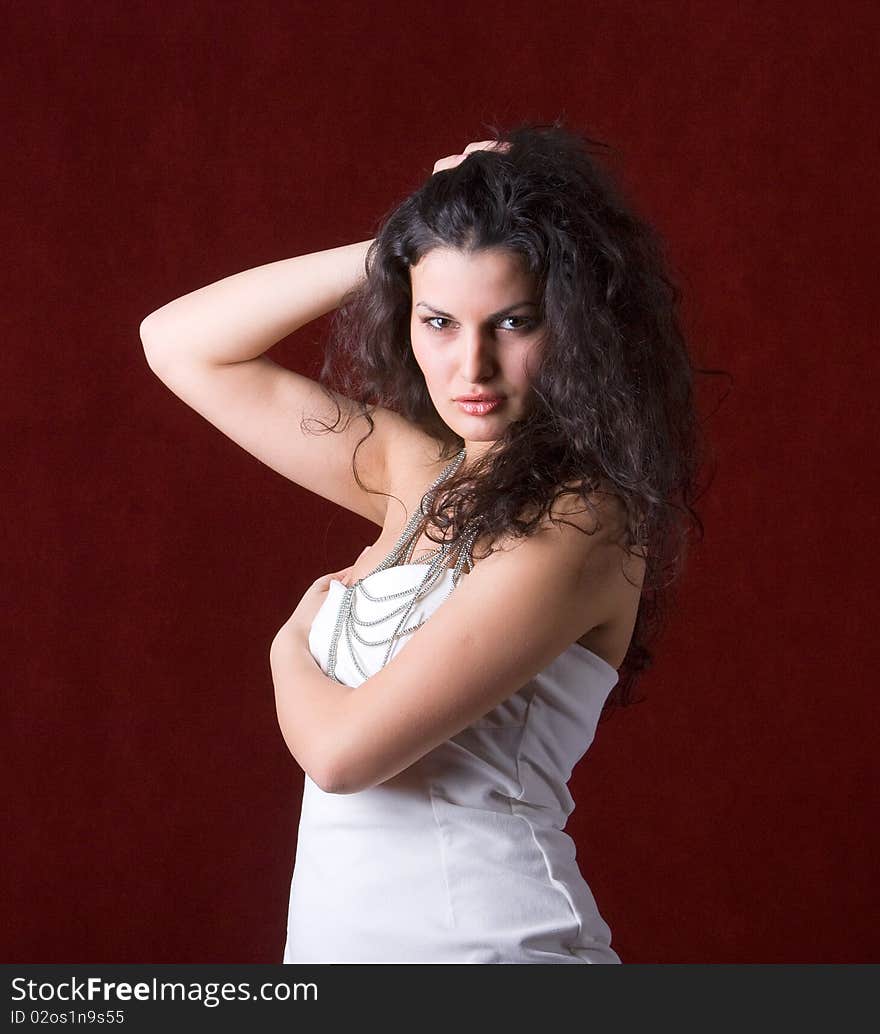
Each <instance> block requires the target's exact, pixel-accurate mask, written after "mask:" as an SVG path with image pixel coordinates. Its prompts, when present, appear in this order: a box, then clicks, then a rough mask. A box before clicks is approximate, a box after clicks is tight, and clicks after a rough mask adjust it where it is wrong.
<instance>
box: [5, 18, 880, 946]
mask: <svg viewBox="0 0 880 1034" xmlns="http://www.w3.org/2000/svg"><path fill="white" fill-rule="evenodd" d="M877 12H878V8H877V7H876V5H875V4H869V3H852V2H850V3H843V4H838V5H836V7H835V14H834V17H831V18H828V17H826V15H827V6H826V5H824V4H820V3H818V2H814V3H802V4H790V3H771V4H769V5H768V4H767V3H766V2H765V0H762V2H757V0H741V2H739V3H737V4H730V3H722V2H705V3H684V2H668V3H621V2H619V0H613V2H609V0H591V2H590V3H588V4H585V5H571V4H558V3H554V2H549V3H548V2H544V3H541V4H540V5H537V6H536V5H535V4H532V3H522V2H516V0H513V2H512V0H505V2H504V3H498V2H495V0H491V2H485V3H482V4H481V5H480V7H479V11H478V14H479V17H475V16H474V13H473V12H468V11H467V10H466V9H465V8H459V9H458V10H456V9H455V8H454V7H453V8H449V7H447V6H445V5H440V4H431V5H425V4H419V3H406V4H401V5H399V6H398V5H392V4H386V5H384V6H382V5H380V7H379V8H376V7H374V6H372V5H364V4H360V3H351V2H346V3H343V2H330V3H326V4H323V5H317V4H313V3H304V2H301V0H299V2H286V3H283V4H282V3H265V4H257V5H251V4H226V3H224V4H211V3H207V2H202V3H191V2H180V0H176V2H175V3H173V4H172V3H156V2H155V0H153V2H151V3H149V4H147V3H144V2H143V0H137V2H129V3H126V4H115V3H108V2H106V0H105V2H103V3H90V4H87V5H83V4H71V3H48V2H33V3H29V4H23V3H22V4H17V5H14V9H12V10H9V11H8V12H7V24H6V29H5V33H6V34H5V37H4V39H3V41H2V47H3V51H4V53H3V55H2V56H3V61H2V67H3V68H4V70H5V76H6V84H5V90H4V96H5V99H6V103H5V105H4V108H5V111H4V116H3V117H4V120H5V122H6V131H5V133H4V142H5V145H6V146H5V147H4V151H5V160H4V162H3V185H2V186H3V189H2V231H3V240H4V241H5V243H6V261H5V263H4V270H5V274H6V275H5V277H4V289H3V290H4V295H5V297H4V299H3V327H4V332H3V346H2V364H3V386H4V389H5V399H4V405H3V420H4V430H5V450H4V451H5V453H6V456H7V462H6V464H5V467H6V479H5V483H6V491H5V520H4V524H3V526H4V529H5V534H4V538H5V547H6V548H5V550H4V561H3V563H4V572H5V575H6V582H7V587H8V588H9V589H11V604H10V607H9V609H8V611H7V618H6V620H5V622H4V630H5V634H4V636H3V639H4V647H5V650H4V653H5V655H6V659H5V661H4V663H3V671H4V673H5V676H6V678H5V680H4V681H5V683H6V685H5V690H6V700H7V703H6V737H5V746H4V754H5V757H6V760H7V779H8V786H7V794H8V796H7V800H8V801H9V802H11V807H10V813H9V814H10V820H11V830H10V831H9V834H8V835H7V836H6V837H5V838H4V839H5V850H4V855H5V860H4V867H3V868H4V876H5V880H6V882H7V886H6V888H5V890H4V902H5V905H6V912H7V919H6V921H5V929H4V931H3V938H4V943H3V949H2V961H4V962H212V963H214V962H216V963H219V962H279V961H280V959H281V951H282V946H283V943H284V936H285V918H286V906H287V894H288V884H289V879H290V873H291V867H292V864H293V857H294V848H295V834H296V823H297V819H298V809H299V801H300V792H301V786H302V775H301V772H300V770H299V769H298V767H297V766H296V764H295V762H294V761H293V760H292V758H291V757H290V755H289V754H288V753H287V750H286V748H285V745H284V743H283V740H282V738H281V735H280V732H279V730H278V728H277V726H276V720H275V712H274V702H273V693H272V684H271V678H270V674H269V669H268V660H267V651H268V647H269V643H270V641H271V638H272V636H273V635H274V633H275V631H276V630H277V628H278V627H279V626H280V625H281V623H282V622H283V621H284V620H285V618H286V617H287V616H288V615H289V613H290V611H291V610H292V609H293V606H294V605H295V603H296V602H297V601H298V599H299V597H300V595H301V594H302V592H303V591H304V590H305V588H306V585H307V584H308V583H309V582H310V581H311V580H312V579H314V578H315V577H316V576H317V575H318V574H320V573H322V572H324V571H328V570H334V569H336V568H339V567H341V566H343V565H344V564H346V563H347V562H349V561H350V560H351V559H352V558H353V557H354V556H355V555H356V553H357V552H359V551H360V548H361V546H362V545H363V544H364V543H365V542H366V541H367V540H368V539H369V536H370V535H371V534H372V533H373V528H372V525H368V524H367V523H366V522H364V521H362V520H360V519H359V518H357V517H356V516H354V515H352V514H349V513H347V512H344V511H341V510H337V509H335V508H334V507H333V506H332V505H331V504H329V503H326V502H325V501H323V500H321V499H319V498H315V497H312V496H310V495H309V494H308V493H307V492H305V491H304V490H302V489H300V488H299V487H298V486H296V485H293V484H291V483H289V482H287V481H285V480H283V479H282V478H281V477H279V476H278V475H277V474H275V473H273V472H272V471H270V470H269V469H268V468H266V467H263V466H262V465H261V464H259V463H258V462H257V461H255V460H254V459H253V458H251V457H250V456H248V455H247V454H246V453H245V452H244V451H242V450H240V449H239V448H238V447H237V446H235V445H233V444H232V443H231V442H230V441H228V440H227V439H225V438H224V437H223V436H222V435H221V434H220V433H219V432H218V431H216V430H215V429H214V428H213V427H212V426H211V425H209V424H208V423H207V422H206V421H204V420H203V419H202V418H201V417H200V416H198V415H197V414H196V413H195V412H193V411H192V410H190V409H188V408H187V407H186V406H185V405H184V404H183V403H181V402H180V401H178V400H177V399H176V397H175V396H173V395H172V394H171V393H170V392H169V390H168V389H167V388H166V387H164V385H162V384H161V382H159V381H158V380H157V379H156V378H155V377H154V376H153V375H152V374H151V372H150V370H149V369H148V367H147V365H146V362H145V360H144V357H143V352H142V350H141V345H140V342H139V339H138V325H139V322H140V320H141V318H142V317H143V316H145V315H146V314H147V313H148V312H149V311H151V310H152V309H154V308H156V307H158V306H159V305H161V304H163V303H164V302H166V301H168V300H170V299H171V298H173V297H176V296H177V295H180V294H183V293H184V292H186V291H189V290H192V289H194V288H196V287H199V286H201V285H203V284H206V283H209V282H210V281H213V280H216V279H219V278H220V277H222V276H225V275H227V274H230V273H233V272H235V271H237V270H240V269H244V268H247V267H250V266H255V265H259V264H262V263H265V262H270V261H273V260H275V259H279V258H283V257H286V256H289V255H294V254H299V253H303V252H309V251H315V250H319V249H322V248H327V247H333V246H336V245H339V244H344V243H347V242H350V241H356V240H363V239H365V238H366V237H368V236H371V235H372V234H373V232H374V231H375V227H376V224H377V220H378V219H379V218H380V216H381V215H382V213H384V212H385V211H387V210H388V209H389V208H390V207H391V206H392V205H393V204H394V203H395V202H396V201H397V200H399V199H400V198H401V197H403V196H404V195H405V194H406V193H407V192H408V191H410V190H411V189H413V188H414V187H415V186H416V185H417V184H418V183H419V182H420V181H421V180H422V179H423V178H424V177H425V176H426V175H428V174H429V172H430V170H431V168H432V165H433V162H434V160H435V159H436V158H438V157H441V156H442V155H446V154H450V153H453V152H456V151H458V150H460V149H461V148H462V147H463V146H464V145H465V144H466V143H467V142H468V141H470V140H476V139H480V138H481V137H482V135H483V133H482V132H481V123H482V122H484V121H492V120H493V119H498V120H501V121H503V122H511V121H516V120H518V119H526V118H529V119H539V120H545V121H546V120H550V119H552V118H553V117H554V116H555V115H557V114H563V115H564V116H565V117H566V118H567V120H568V122H569V123H570V124H572V125H573V126H576V127H580V128H582V129H584V130H588V131H591V132H593V133H595V134H596V135H598V136H600V137H601V138H603V139H605V140H607V141H608V142H610V143H611V144H613V145H614V146H615V147H616V148H617V150H618V152H619V154H620V156H621V160H620V163H619V164H620V167H621V170H622V173H621V174H622V176H623V179H624V182H625V185H626V189H627V190H628V191H629V193H630V196H631V197H632V198H633V200H634V202H635V203H636V204H637V205H638V206H639V207H640V209H641V211H642V212H643V213H644V214H645V215H647V216H648V218H650V219H651V220H652V221H653V222H654V223H655V224H656V225H657V226H658V228H659V229H660V231H661V232H662V233H663V234H664V235H665V237H666V239H667V241H668V242H669V248H670V254H671V256H672V259H673V261H674V264H675V266H676V268H677V270H678V272H679V276H680V280H681V282H682V286H683V289H684V291H685V303H684V315H685V322H686V328H687V331H688V333H689V335H690V338H691V340H692V342H693V349H694V354H695V357H696V359H697V361H698V362H700V363H701V364H702V365H705V366H712V367H723V368H725V369H727V370H729V371H730V372H731V373H732V374H733V377H734V386H733V392H732V395H731V396H730V397H729V398H728V400H727V401H726V402H725V403H724V405H723V406H722V407H721V409H720V411H719V412H718V413H717V414H716V415H715V416H714V417H713V418H712V419H711V420H710V422H709V424H708V430H709V433H710V435H711V437H712V439H713V442H714V447H715V450H716V454H717V457H718V473H717V476H716V478H715V482H714V484H713V486H712V488H711V489H710V492H709V495H708V496H707V497H706V498H705V499H704V500H702V501H701V502H700V503H699V504H698V506H699V509H700V513H701V515H702V517H703V519H704V521H705V524H706V528H707V536H706V540H705V542H704V544H703V545H702V546H700V547H698V548H697V549H696V550H695V552H694V554H693V557H692V561H691V565H690V567H689V568H688V571H687V574H686V577H685V579H684V582H683V583H682V589H681V592H680V595H681V606H680V609H679V611H678V612H677V614H676V616H675V618H674V620H673V623H672V625H671V627H670V630H669V633H668V635H667V636H666V638H665V639H664V641H663V642H662V643H661V644H660V646H659V649H658V655H657V661H656V665H655V667H654V669H653V670H652V672H651V673H650V675H649V676H648V677H647V678H646V679H645V681H644V683H643V689H644V690H645V692H647V694H648V701H647V702H646V703H644V704H640V705H638V706H636V707H634V708H632V709H630V710H629V711H628V712H625V713H623V714H621V715H620V716H619V717H617V718H616V719H615V720H613V721H611V722H609V723H607V724H603V725H602V726H600V729H599V735H598V738H597V740H596V742H595V743H594V745H593V747H592V749H591V750H590V752H589V754H588V755H587V757H586V758H585V759H584V760H583V761H582V762H581V764H580V765H579V766H578V768H577V769H576V771H575V774H574V778H573V783H572V789H573V792H574V795H575V798H576V801H577V808H576V810H575V812H574V815H573V817H572V820H571V823H570V826H569V829H570V831H571V832H572V833H573V835H574V836H575V838H576V840H577V844H578V855H579V859H580V861H581V866H582V868H583V871H584V874H585V876H586V877H587V879H588V880H589V882H590V884H591V885H592V887H593V890H594V892H595V895H596V898H597V900H598V902H599V906H600V909H601V910H602V912H603V913H604V915H605V917H606V918H607V920H608V921H609V923H610V925H611V927H612V930H613V933H614V945H615V947H616V948H617V950H618V951H619V953H620V955H621V957H622V959H623V960H624V962H629V963H634V962H858V961H874V962H876V961H880V944H878V935H877V926H876V916H877V914H878V902H877V891H876V886H877V881H876V873H872V872H871V871H870V861H871V859H872V858H873V859H876V849H877V825H876V821H875V820H876V814H877V807H876V806H877V803H878V802H877V772H876V767H875V761H874V758H875V755H876V746H875V737H876V732H875V730H876V702H875V701H876V692H875V689H876V687H875V684H874V683H873V679H872V678H871V677H870V676H869V675H868V674H866V673H869V672H871V671H876V670H877V657H876V654H875V651H876V646H875V645H872V644H876V642H877V636H876V631H875V626H874V620H875V619H876V607H875V608H873V611H874V612H873V613H872V609H871V607H870V605H869V600H870V599H871V598H872V594H871V592H870V590H871V588H873V586H874V585H875V584H876V573H877V572H876V567H877V565H876V561H875V559H874V548H875V539H876V535H875V534H872V532H871V527H874V528H875V529H876V528H877V517H876V502H877V499H876V491H875V492H874V494H873V496H872V495H871V493H870V492H866V491H864V487H863V486H864V484H865V482H864V481H863V479H862V464H863V463H864V462H865V461H866V460H867V459H868V458H869V457H871V456H873V455H874V450H873V448H872V445H871V443H872V442H873V441H874V430H873V426H872V420H871V419H870V417H869V413H870V408H873V407H870V408H869V399H870V402H873V395H874V391H873V390H871V391H870V393H869V388H870V385H871V378H870V377H869V364H873V365H874V372H875V377H876V362H875V356H876V347H875V341H874V333H873V332H872V331H869V327H870V326H873V321H870V322H869V319H870V316H872V315H873V311H872V310H873V307H874V305H873V299H874V296H875V293H876V291H875V284H874V279H875V265H876V263H875V261H874V259H875V252H876V236H875V235H874V234H873V233H872V231H871V228H870V223H871V219H870V217H871V216H875V217H876V215H877V162H876V158H877V153H876V149H875V143H876V125H875V115H876V110H875V105H876V85H877V74H876V67H875V66H874V65H872V64H871V63H870V60H869V58H870V56H871V53H872V51H873V49H874V48H873V46H872V41H876V30H877V28H878V20H880V19H878V14H877ZM872 102H873V103H872ZM325 330H326V322H325V321H318V322H317V323H315V324H312V325H311V326H309V327H306V328H304V329H303V330H302V331H300V332H299V333H298V334H296V335H294V336H293V337H292V338H290V339H289V340H287V341H285V342H283V343H282V344H280V345H279V346H278V347H277V348H276V349H274V350H273V353H272V354H273V356H274V357H276V358H278V359H279V360H280V361H282V362H286V363H288V364H290V365H292V366H294V367H295V368H297V369H299V370H301V371H303V372H310V373H312V374H313V375H314V374H315V373H316V372H317V363H318V359H319V353H320V348H321V344H322V335H323V333H324V332H325ZM707 384H709V390H708V392H707V391H706V389H705V388H704V387H701V389H700V390H701V393H702V397H703V404H702V409H703V411H704V412H705V411H708V410H710V409H712V407H713V405H714V400H715V398H716V397H717V394H718V389H719V386H720V382H717V381H716V382H711V383H709V382H707ZM874 386H876V379H875V380H874ZM872 654H875V655H874V656H872Z"/></svg>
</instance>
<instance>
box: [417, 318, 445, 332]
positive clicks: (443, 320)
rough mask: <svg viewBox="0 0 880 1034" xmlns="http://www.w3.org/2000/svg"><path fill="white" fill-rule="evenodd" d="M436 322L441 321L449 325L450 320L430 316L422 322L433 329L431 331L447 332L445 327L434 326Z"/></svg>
mask: <svg viewBox="0 0 880 1034" xmlns="http://www.w3.org/2000/svg"><path fill="white" fill-rule="evenodd" d="M434 320H441V321H442V322H443V323H448V322H449V320H448V319H446V317H445V316H428V317H427V318H426V319H423V320H422V323H426V324H427V325H428V326H429V327H430V328H431V330H445V329H446V328H445V327H435V326H434Z"/></svg>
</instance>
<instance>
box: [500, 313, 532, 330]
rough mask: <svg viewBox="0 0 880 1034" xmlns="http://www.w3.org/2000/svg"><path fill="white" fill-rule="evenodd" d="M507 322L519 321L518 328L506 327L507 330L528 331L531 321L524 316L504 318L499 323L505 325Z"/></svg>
mask: <svg viewBox="0 0 880 1034" xmlns="http://www.w3.org/2000/svg"><path fill="white" fill-rule="evenodd" d="M508 320H520V321H521V322H520V325H519V326H518V327H508V328H507V329H508V330H528V328H529V327H531V325H532V321H531V320H530V319H527V318H526V317H525V316H505V317H504V319H503V320H502V321H501V322H502V323H507V321H508Z"/></svg>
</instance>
